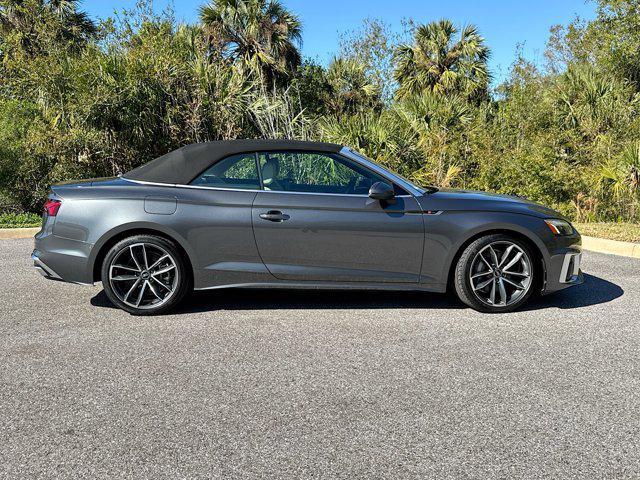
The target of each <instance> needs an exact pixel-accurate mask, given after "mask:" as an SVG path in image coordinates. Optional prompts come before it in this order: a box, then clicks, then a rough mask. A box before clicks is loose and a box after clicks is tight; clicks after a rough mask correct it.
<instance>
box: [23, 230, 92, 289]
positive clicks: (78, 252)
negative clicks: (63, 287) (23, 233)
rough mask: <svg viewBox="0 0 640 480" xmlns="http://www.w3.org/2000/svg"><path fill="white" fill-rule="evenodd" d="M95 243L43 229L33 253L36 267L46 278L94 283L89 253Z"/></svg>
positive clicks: (38, 235) (36, 240) (37, 236)
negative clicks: (65, 236)
mask: <svg viewBox="0 0 640 480" xmlns="http://www.w3.org/2000/svg"><path fill="white" fill-rule="evenodd" d="M92 248H93V245H92V244H90V243H86V242H80V241H78V240H70V239H67V238H62V237H57V236H55V235H53V234H47V233H46V232H44V231H42V232H40V233H38V234H37V235H36V236H35V249H34V250H33V253H32V254H31V259H32V260H33V266H34V268H35V269H36V270H37V271H38V273H40V274H41V275H42V276H44V277H45V278H48V279H50V280H60V281H63V282H71V283H80V284H93V272H92V271H90V270H91V269H90V268H89V254H90V253H91V249H92Z"/></svg>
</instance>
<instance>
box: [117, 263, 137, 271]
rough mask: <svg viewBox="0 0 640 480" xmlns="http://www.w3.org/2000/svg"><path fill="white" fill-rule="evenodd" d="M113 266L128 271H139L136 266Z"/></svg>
mask: <svg viewBox="0 0 640 480" xmlns="http://www.w3.org/2000/svg"><path fill="white" fill-rule="evenodd" d="M113 268H121V269H122V270H129V271H130V272H139V271H140V270H138V269H137V268H131V267H127V266H125V265H113Z"/></svg>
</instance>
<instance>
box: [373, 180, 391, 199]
mask: <svg viewBox="0 0 640 480" xmlns="http://www.w3.org/2000/svg"><path fill="white" fill-rule="evenodd" d="M395 196H396V194H395V192H394V191H393V187H392V186H391V185H389V184H388V183H384V182H376V183H374V184H373V185H371V188H370V189H369V198H373V199H374V200H380V201H381V202H389V201H391V200H393V199H394V198H395Z"/></svg>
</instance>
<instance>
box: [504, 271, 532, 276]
mask: <svg viewBox="0 0 640 480" xmlns="http://www.w3.org/2000/svg"><path fill="white" fill-rule="evenodd" d="M502 274H503V275H515V276H516V277H524V278H529V277H530V276H531V275H529V274H528V273H526V272H505V271H504V270H503V271H502Z"/></svg>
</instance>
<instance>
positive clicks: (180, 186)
mask: <svg viewBox="0 0 640 480" xmlns="http://www.w3.org/2000/svg"><path fill="white" fill-rule="evenodd" d="M120 178H122V180H126V181H127V182H132V183H138V184H141V185H151V186H155V187H174V188H190V189H195V190H217V191H223V192H254V193H280V194H293V195H329V196H333V197H336V196H337V197H361V198H369V195H367V194H356V193H316V192H282V191H279V190H256V189H250V188H222V187H204V186H201V185H181V184H178V183H159V182H145V181H144V180H133V179H131V178H124V177H120ZM396 197H397V198H410V197H412V195H396Z"/></svg>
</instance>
